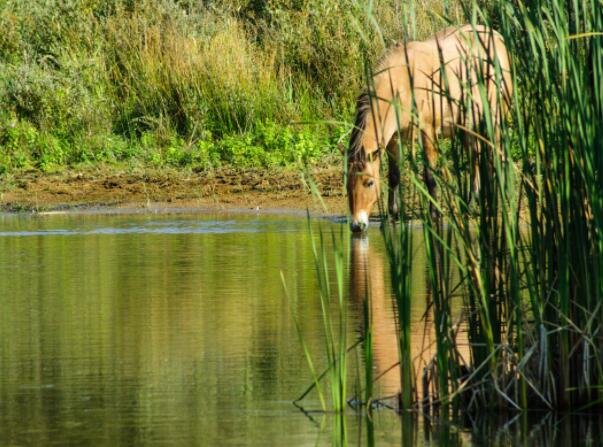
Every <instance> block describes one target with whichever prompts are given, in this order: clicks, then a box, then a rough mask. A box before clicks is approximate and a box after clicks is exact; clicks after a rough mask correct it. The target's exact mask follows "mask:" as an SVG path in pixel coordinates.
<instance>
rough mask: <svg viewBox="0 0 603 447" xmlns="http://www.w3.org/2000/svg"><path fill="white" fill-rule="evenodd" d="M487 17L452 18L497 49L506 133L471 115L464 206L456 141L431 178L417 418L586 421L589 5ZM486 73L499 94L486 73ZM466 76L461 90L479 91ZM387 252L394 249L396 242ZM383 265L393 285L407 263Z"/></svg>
mask: <svg viewBox="0 0 603 447" xmlns="http://www.w3.org/2000/svg"><path fill="white" fill-rule="evenodd" d="M494 3H495V4H494V5H492V4H490V5H489V7H488V8H483V7H480V5H479V4H478V3H476V2H474V3H473V4H471V5H468V6H467V7H466V9H465V14H466V19H467V21H468V22H470V23H473V24H487V25H490V26H491V27H493V28H496V29H497V30H498V31H499V32H500V33H501V34H502V35H503V37H504V39H505V42H506V44H507V47H508V49H509V52H510V55H511V58H512V61H513V68H512V70H513V83H514V88H513V92H514V94H513V97H512V98H511V101H510V104H509V106H508V108H509V110H508V116H507V119H506V120H503V122H502V125H501V127H500V131H497V130H496V126H495V124H494V123H495V122H496V120H497V118H496V117H497V116H501V115H503V114H504V111H503V110H491V109H489V108H487V107H486V108H485V110H484V111H483V115H482V116H481V119H480V123H481V124H480V126H479V128H478V129H476V132H477V133H478V134H479V136H478V138H477V139H476V141H477V145H478V146H479V149H478V151H477V154H479V155H477V156H478V158H479V160H478V162H479V172H480V178H481V186H480V190H479V193H478V194H477V195H476V196H472V194H471V191H470V187H469V185H471V183H472V180H473V179H472V178H471V176H470V173H469V171H470V169H469V166H470V160H469V154H468V152H467V150H466V148H465V147H464V146H463V145H462V144H461V142H462V141H463V139H464V138H466V131H465V130H464V129H460V130H459V132H458V135H457V138H454V139H453V140H452V144H451V146H450V147H449V148H446V149H442V150H441V153H443V154H444V156H443V159H442V160H441V163H440V166H439V168H438V172H437V176H436V177H437V183H438V187H439V190H440V196H439V198H438V204H437V206H438V207H439V208H440V212H441V214H442V220H439V219H436V220H434V218H433V217H432V216H431V214H430V213H425V214H423V215H422V216H421V220H422V224H423V227H424V233H425V247H426V255H427V258H428V260H429V275H428V278H429V287H430V289H431V293H432V306H433V307H432V309H433V318H434V322H435V330H436V340H437V343H436V345H437V346H436V358H435V359H434V360H435V361H434V367H433V368H432V369H431V370H430V371H426V374H427V376H428V382H429V383H430V386H431V390H432V391H431V393H430V395H429V399H430V404H431V408H432V409H436V408H437V409H439V408H443V407H446V408H453V409H457V410H459V409H463V410H473V411H478V410H482V409H484V408H492V407H496V408H504V409H534V408H546V409H551V410H552V409H555V410H558V409H573V410H575V409H585V408H595V407H600V406H601V405H602V404H603V401H602V400H601V397H602V396H601V390H602V388H601V386H602V385H603V369H602V360H603V357H602V354H603V351H601V347H602V346H603V343H602V341H603V340H601V336H602V335H601V329H602V327H601V324H602V322H603V321H602V320H601V317H602V313H601V311H602V309H601V303H602V301H601V299H602V298H603V281H602V278H603V276H602V275H603V270H602V263H601V259H603V244H602V235H603V227H602V223H603V208H602V200H603V188H602V187H603V151H602V146H601V141H602V139H601V137H602V136H603V135H602V128H601V125H600V123H601V119H602V118H603V116H602V113H603V89H602V85H603V84H602V82H603V60H602V59H601V57H600V55H601V54H602V53H601V50H602V45H603V34H602V31H603V4H602V3H601V2H600V1H595V0H584V1H576V2H571V3H567V2H562V1H558V0H540V1H534V2H513V1H503V0H500V1H497V2H494ZM492 65H493V67H494V69H493V74H492V76H493V77H494V78H495V79H496V80H497V81H496V82H497V85H499V86H501V83H500V79H501V76H500V73H498V71H499V70H500V69H499V68H498V67H497V63H496V61H495V60H492ZM476 72H477V73H478V75H477V78H478V79H474V80H473V82H478V83H484V79H481V78H480V74H479V71H478V70H476ZM484 78H485V76H484ZM485 90H486V87H485V85H484V86H483V88H481V89H480V94H482V95H485V94H486V91H485ZM498 91H499V94H500V91H501V89H498ZM448 100H453V99H452V98H448ZM501 103H502V102H501ZM419 152H420V151H419ZM418 165H419V163H416V162H411V163H410V166H411V169H410V175H411V177H412V180H413V183H414V185H415V187H416V190H417V194H418V195H419V196H420V198H421V200H423V207H424V208H425V209H427V208H428V205H429V203H430V201H431V198H430V197H429V195H428V194H427V193H426V191H425V189H424V188H423V187H422V184H421V176H420V175H419V172H420V171H419V170H418V167H419V166H418ZM443 223H445V225H443ZM384 225H385V228H386V230H385V231H384V235H385V238H386V241H388V245H394V244H393V243H392V242H391V241H392V237H391V236H389V235H388V233H389V232H391V231H394V232H396V231H397V232H398V233H400V234H403V231H400V230H396V229H394V230H389V229H388V228H389V227H390V226H391V225H390V224H388V223H387V222H384ZM402 228H403V227H402ZM396 245H397V246H398V247H400V246H403V245H404V241H403V238H402V242H400V243H397V244H396ZM388 253H389V258H390V262H391V263H392V268H393V269H394V271H396V270H401V269H403V264H405V263H408V262H409V261H408V260H406V259H403V258H401V257H400V256H396V255H395V252H394V251H392V250H390V251H389V252H388ZM453 278H460V280H457V282H455V281H454V280H453ZM392 280H393V288H394V291H397V290H398V289H399V288H404V287H405V285H404V281H405V280H404V278H403V277H400V275H392ZM459 290H462V291H463V294H462V296H463V300H464V306H465V309H466V315H467V318H466V321H465V322H464V323H463V324H464V325H465V327H466V330H467V332H468V338H469V348H470V357H469V358H468V359H464V358H462V356H460V355H459V346H458V341H457V337H456V332H455V330H454V324H453V323H452V322H451V321H450V308H451V304H450V303H451V302H452V300H453V299H458V298H455V296H457V295H458V293H455V292H458V291H459ZM396 296H397V292H396ZM397 312H398V320H399V322H400V328H401V337H402V335H403V334H404V332H405V331H406V327H405V325H406V321H407V319H406V318H405V314H406V311H405V307H404V306H401V305H398V306H397ZM403 354H404V352H403V349H402V352H401V358H400V360H401V362H402V361H404V360H403ZM402 383H403V384H404V382H402ZM403 386H404V385H403ZM415 387H416V383H415ZM404 388H405V387H403V388H402V393H403V395H405V394H407V393H410V394H411V395H412V391H409V390H405V389H404ZM403 401H405V399H403ZM404 407H407V405H404Z"/></svg>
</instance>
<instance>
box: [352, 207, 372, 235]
mask: <svg viewBox="0 0 603 447" xmlns="http://www.w3.org/2000/svg"><path fill="white" fill-rule="evenodd" d="M350 226H351V228H352V232H354V233H362V232H364V231H366V229H367V228H368V216H367V214H366V213H365V212H361V213H360V214H359V216H358V218H356V219H352V223H351V224H350Z"/></svg>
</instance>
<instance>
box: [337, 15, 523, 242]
mask: <svg viewBox="0 0 603 447" xmlns="http://www.w3.org/2000/svg"><path fill="white" fill-rule="evenodd" d="M483 87H485V90H484V88H483ZM484 91H485V92H486V95H483V94H482V93H483V92H484ZM510 95H511V77H510V63H509V56H508V54H507V50H506V48H505V44H504V42H503V39H502V37H501V35H500V34H498V33H497V32H495V31H493V30H491V29H490V28H487V27H485V26H475V27H474V26H471V25H463V26H460V27H450V28H446V29H445V30H443V31H441V32H439V33H437V34H436V35H434V36H433V37H431V38H430V39H428V40H425V41H420V42H419V41H416V42H408V43H406V44H403V45H402V44H400V45H397V46H396V47H394V48H392V49H390V50H389V51H388V52H387V53H386V55H385V56H384V57H383V58H382V59H381V61H380V62H379V64H378V65H377V70H376V74H375V75H374V76H373V78H372V83H371V85H370V87H369V89H368V90H367V91H365V92H364V93H363V94H362V95H360V97H359V98H358V101H357V109H356V120H355V126H354V129H353V130H352V135H351V139H350V145H349V147H348V151H347V160H348V178H347V188H348V202H349V207H350V213H351V216H352V221H351V227H352V231H354V232H362V231H364V230H366V229H367V227H368V221H369V215H370V214H371V210H372V208H373V206H374V205H375V203H376V202H377V201H378V199H379V197H380V179H379V174H380V167H381V153H382V149H386V151H387V154H388V157H387V160H388V165H389V166H388V168H389V169H388V171H389V172H388V180H389V194H388V211H389V213H390V214H391V215H392V216H396V215H397V214H398V213H399V211H398V198H397V194H396V192H397V190H398V185H399V183H400V168H399V152H400V151H399V149H398V140H399V138H398V137H399V136H401V137H402V138H403V139H405V140H407V141H409V142H410V145H411V150H414V145H415V142H416V139H417V138H419V137H420V138H421V142H422V147H423V151H424V159H425V168H424V173H423V175H424V181H425V183H426V185H427V188H428V190H429V193H430V194H431V196H432V197H433V198H434V200H435V193H436V191H435V180H434V177H433V170H434V169H435V167H436V163H437V158H438V153H437V149H436V148H437V140H438V138H441V137H453V136H454V135H455V133H456V131H457V130H459V129H460V130H461V131H464V133H465V135H464V138H463V141H464V142H465V144H466V145H467V146H468V149H472V150H477V144H476V139H475V130H476V129H477V128H478V127H479V124H480V121H481V119H482V118H481V117H483V116H484V110H485V107H484V106H488V107H489V109H490V111H491V114H492V116H493V121H494V127H495V128H496V129H498V127H499V125H500V122H501V119H502V118H501V115H502V112H501V110H502V109H503V108H506V107H504V106H505V104H506V103H507V102H508V100H509V98H510ZM484 96H485V98H486V100H485V101H484V100H483V99H482V98H483V97H484ZM500 98H503V99H504V101H501V100H500ZM413 101H414V102H413ZM484 102H487V104H484ZM499 105H500V107H499ZM496 134H497V135H498V131H496ZM496 139H498V137H496ZM473 160H474V162H473V189H474V191H477V189H478V188H479V176H478V171H477V162H476V160H477V157H475V156H474V157H473ZM431 210H432V213H434V212H435V210H434V208H433V206H432V209H431Z"/></svg>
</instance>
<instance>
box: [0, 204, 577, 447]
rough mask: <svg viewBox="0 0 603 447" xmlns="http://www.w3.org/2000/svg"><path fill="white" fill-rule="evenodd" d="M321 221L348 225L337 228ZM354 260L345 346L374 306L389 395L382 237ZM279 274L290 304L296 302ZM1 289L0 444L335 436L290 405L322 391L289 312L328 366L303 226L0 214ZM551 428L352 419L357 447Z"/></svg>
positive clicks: (523, 423) (471, 440) (506, 438)
mask: <svg viewBox="0 0 603 447" xmlns="http://www.w3.org/2000/svg"><path fill="white" fill-rule="evenodd" d="M319 224H320V225H321V226H322V228H323V229H325V230H329V229H334V230H335V231H339V230H341V229H342V227H341V225H342V223H340V222H337V221H329V220H322V221H320V223H319ZM316 225H318V224H314V228H315V230H317V227H316ZM417 233H418V234H420V232H419V231H418V232H417ZM418 239H419V236H417V240H418ZM346 245H347V244H346ZM348 249H349V265H348V268H349V269H350V274H349V277H348V279H347V284H346V296H347V297H348V299H349V301H348V304H349V309H348V314H349V315H348V322H347V328H348V332H349V334H348V340H349V341H350V343H353V342H354V341H355V340H356V339H358V337H360V336H361V334H362V331H363V328H362V323H361V313H362V304H361V302H362V299H363V297H364V296H366V294H370V295H371V297H372V300H373V318H374V322H375V326H374V334H373V337H374V343H375V365H374V369H375V371H376V374H375V375H376V376H382V377H381V378H380V379H379V381H378V383H377V389H378V393H379V394H380V395H382V396H386V395H390V394H395V393H396V392H397V391H398V390H399V387H398V373H397V371H396V369H395V368H394V369H390V368H391V366H392V365H393V364H394V363H395V362H396V359H397V351H396V344H395V338H394V331H395V323H394V320H393V317H392V313H391V305H392V302H391V290H390V288H389V266H388V264H387V260H386V258H385V256H384V249H383V246H382V244H381V241H380V237H379V233H378V230H377V229H376V228H372V229H371V234H370V241H367V240H355V241H352V242H351V243H349V245H348ZM415 264H416V265H415V270H416V272H417V273H416V277H415V278H414V279H413V290H414V295H415V298H414V302H413V319H415V320H416V321H419V320H420V319H421V316H422V315H423V313H424V311H425V302H426V293H427V292H426V289H425V286H424V274H423V271H424V269H425V265H424V261H423V260H422V259H421V257H420V256H419V257H417V259H416V262H415ZM281 272H282V273H283V276H284V278H285V283H286V286H287V288H288V290H289V292H290V294H291V295H292V297H294V298H295V304H292V303H291V302H290V301H289V300H287V299H286V298H285V294H284V292H283V285H282V282H281ZM0 288H1V289H0V290H2V295H1V296H0V306H1V312H0V444H1V445H129V446H131V445H254V446H255V445H257V446H266V445H315V444H317V443H318V444H325V445H328V444H330V443H331V442H332V439H333V438H332V436H331V431H332V427H333V421H332V418H330V417H328V416H327V417H324V416H322V415H320V414H318V413H310V414H309V415H307V414H304V413H303V412H301V411H299V410H298V409H297V408H296V407H294V406H293V405H292V403H291V402H292V400H293V399H295V398H296V397H298V396H299V394H300V393H301V392H302V391H303V390H304V389H305V388H306V387H307V386H308V385H309V384H310V383H311V376H310V373H309V370H308V368H307V365H306V361H305V358H304V355H303V351H302V348H301V345H300V342H299V339H298V336H297V333H296V330H295V325H294V323H293V320H292V317H291V310H292V309H291V306H292V305H294V306H295V311H296V313H297V315H298V316H299V321H300V322H301V327H302V331H303V334H304V337H305V340H306V342H307V344H308V346H309V349H310V351H311V352H313V353H315V354H316V356H315V360H316V362H317V368H318V369H320V368H322V367H323V366H324V362H323V357H324V356H323V355H322V353H323V346H324V343H323V332H322V326H321V325H322V319H321V313H320V303H319V300H318V293H317V287H316V280H315V273H314V262H313V257H312V250H311V244H310V236H309V233H308V227H307V222H306V220H305V219H304V218H300V217H294V216H278V215H271V216H260V215H254V214H213V215H212V214H207V213H205V214H194V215H193V214H185V213H180V214H159V215H158V214H126V213H124V214H115V215H104V214H102V213H80V214H77V213H75V214H65V215H48V216H31V215H3V216H0ZM414 333H415V339H416V340H417V341H416V343H415V348H414V349H415V352H417V353H420V352H424V351H426V350H427V351H428V347H429V344H430V336H429V331H428V330H427V331H426V330H425V327H424V326H417V328H416V330H415V332H414ZM353 364H354V362H353V361H352V359H351V360H350V365H353ZM350 369H352V370H353V366H350ZM388 370H389V372H386V371H388ZM350 392H351V391H350ZM304 406H306V407H307V408H309V409H315V408H318V407H319V402H318V399H317V396H316V395H314V394H310V395H309V396H308V397H307V398H306V399H305V400H304ZM547 417H549V419H547V421H549V422H545V423H540V425H538V423H539V422H533V418H532V419H530V420H529V421H528V419H527V418H524V417H522V418H520V419H519V420H511V421H510V420H508V419H505V420H504V421H500V423H499V422H493V421H492V420H491V419H488V422H487V423H486V424H483V423H479V424H478V423H477V422H475V421H469V422H466V423H464V424H460V425H449V424H444V425H442V424H438V425H437V427H438V428H437V429H434V428H433V427H432V426H433V424H431V425H430V424H427V425H425V424H426V421H422V422H420V423H417V421H415V420H414V419H413V420H411V421H409V420H408V418H400V417H399V416H398V415H397V414H396V413H395V412H393V411H390V410H381V411H377V412H375V414H374V417H373V419H372V420H370V421H369V420H367V419H366V418H363V417H362V416H361V415H358V416H357V415H356V414H355V413H354V412H353V411H350V412H349V415H348V418H347V421H346V424H347V433H348V441H349V442H350V443H351V444H356V443H363V444H364V443H366V442H367V441H368V440H369V439H371V438H374V439H375V441H376V443H377V444H378V445H400V444H401V443H404V444H412V445H423V444H430V445H433V444H438V445H440V444H442V445H449V444H453V445H461V444H462V445H488V441H490V440H492V439H500V445H511V444H514V443H515V440H516V439H521V436H528V434H529V432H526V430H528V428H530V429H531V428H533V427H542V426H544V427H545V428H546V427H553V428H552V429H550V430H549V429H548V428H547V431H546V433H547V436H548V437H547V439H551V437H552V439H557V435H558V431H557V428H556V427H558V426H559V424H557V422H556V421H557V419H553V422H550V420H551V419H550V416H547ZM547 424H548V425H547ZM574 426H575V424H570V428H571V427H574ZM425 427H427V428H425ZM476 427H477V428H476ZM484 427H486V428H484ZM501 427H502V430H503V432H501V431H500V430H501ZM367 429H372V430H374V433H373V434H371V435H370V436H369V435H368V434H367ZM505 430H506V431H505ZM369 431H370V430H369ZM566 432H567V433H572V431H571V430H570V429H568V430H566ZM500 433H502V435H501V434H500ZM537 433H540V431H537ZM551 433H552V434H551ZM581 433H582V432H581ZM497 436H498V438H497ZM533 439H539V438H538V437H536V438H534V437H533ZM543 445H544V444H543Z"/></svg>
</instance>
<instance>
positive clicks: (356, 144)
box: [348, 90, 371, 162]
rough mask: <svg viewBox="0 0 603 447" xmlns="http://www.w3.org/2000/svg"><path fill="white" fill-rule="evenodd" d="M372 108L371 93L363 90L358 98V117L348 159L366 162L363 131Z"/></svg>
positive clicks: (351, 138)
mask: <svg viewBox="0 0 603 447" xmlns="http://www.w3.org/2000/svg"><path fill="white" fill-rule="evenodd" d="M370 110H371V102H370V95H369V93H368V91H366V90H365V91H363V92H362V93H361V94H360V96H358V98H357V99H356V118H355V120H354V127H353V128H352V135H351V136H350V145H349V147H348V160H349V161H355V162H364V160H365V153H364V148H363V147H362V132H364V129H365V127H366V117H367V116H368V114H369V112H370Z"/></svg>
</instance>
